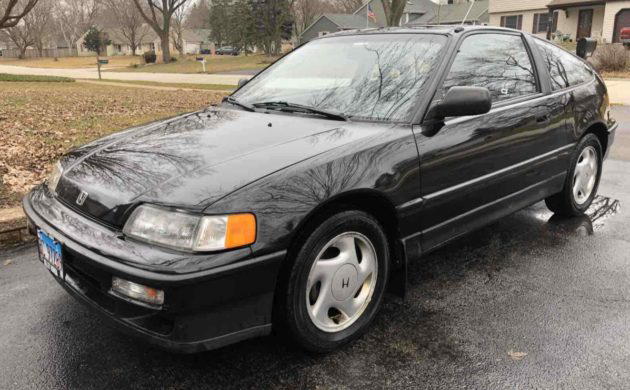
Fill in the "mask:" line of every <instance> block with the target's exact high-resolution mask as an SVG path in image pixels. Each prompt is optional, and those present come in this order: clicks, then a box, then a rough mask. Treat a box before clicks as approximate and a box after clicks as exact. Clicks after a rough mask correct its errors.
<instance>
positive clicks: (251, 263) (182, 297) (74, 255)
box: [23, 186, 286, 353]
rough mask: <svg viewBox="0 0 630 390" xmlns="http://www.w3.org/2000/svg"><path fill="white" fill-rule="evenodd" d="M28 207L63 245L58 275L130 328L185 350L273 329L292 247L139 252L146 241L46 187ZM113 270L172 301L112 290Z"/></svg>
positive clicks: (33, 220)
mask: <svg viewBox="0 0 630 390" xmlns="http://www.w3.org/2000/svg"><path fill="white" fill-rule="evenodd" d="M23 207H24V211H25V213H26V215H27V217H28V219H29V224H30V226H31V227H32V228H33V229H35V228H39V229H43V230H44V231H45V232H47V233H48V234H50V235H51V236H53V237H54V238H55V239H56V240H57V241H58V242H60V243H61V244H62V247H63V259H64V260H63V265H64V273H65V277H64V279H63V280H62V279H59V278H56V279H57V281H58V282H59V283H60V284H61V285H62V286H63V287H64V288H65V289H66V290H67V291H68V292H69V293H70V294H71V295H73V296H74V297H76V298H78V299H79V300H80V301H81V302H83V303H85V304H87V305H88V306H89V307H91V308H93V309H95V310H96V311H97V312H99V313H100V314H102V315H104V316H105V317H106V318H107V319H109V320H110V321H111V322H112V323H114V324H115V325H117V326H118V327H120V328H122V329H123V330H125V331H128V332H131V333H133V334H134V335H136V336H139V337H140V338H142V339H144V340H146V341H148V342H150V343H152V344H155V345H157V346H160V347H162V348H165V349H168V350H171V351H177V352H183V353H192V352H200V351H204V350H209V349H214V348H219V347H222V346H225V345H228V344H232V343H234V342H237V341H240V340H243V339H247V338H251V337H256V336H261V335H265V334H268V333H269V332H270V331H271V314H272V313H271V310H272V304H273V294H274V291H275V285H276V278H277V274H278V270H279V268H280V264H281V262H282V260H283V259H284V257H285V254H286V252H285V251H281V252H277V253H272V254H268V255H266V256H261V257H253V256H252V255H251V252H248V251H241V252H239V253H238V254H235V253H228V252H226V253H224V254H218V255H182V254H181V253H176V252H169V251H167V250H162V249H160V248H155V247H149V246H146V245H144V246H145V247H146V248H145V250H144V251H142V253H138V252H137V251H138V250H139V248H142V244H138V243H133V242H125V241H124V239H123V238H122V236H121V235H120V233H119V232H116V231H115V230H113V229H110V228H108V227H105V226H103V225H100V224H98V223H96V222H94V221H91V220H90V219H88V218H86V217H84V216H82V215H80V214H78V213H76V212H74V211H73V210H71V209H70V208H68V207H67V206H65V205H64V204H62V203H60V202H59V201H57V200H56V199H54V197H52V196H51V195H50V193H48V191H47V190H46V189H45V188H44V187H42V186H40V187H37V188H36V189H34V190H33V191H32V192H31V193H30V194H29V195H27V196H26V197H25V198H24V201H23ZM152 259H156V261H155V262H154V263H152ZM132 261H137V263H136V264H134V263H133V262H132ZM168 264H172V265H173V268H172V269H171V270H169V267H168ZM182 264H184V265H182ZM204 264H206V265H208V266H207V267H205V268H204V266H203V265H204ZM190 269H195V270H194V271H189V270H190ZM112 276H118V277H120V278H123V279H126V280H130V281H133V282H137V283H141V284H144V285H147V286H151V287H155V288H159V289H162V290H164V295H165V301H164V304H163V305H162V307H160V308H150V307H144V306H141V305H138V304H135V303H130V302H128V301H126V300H124V299H121V298H118V297H115V296H113V295H111V294H109V290H110V288H111V280H112Z"/></svg>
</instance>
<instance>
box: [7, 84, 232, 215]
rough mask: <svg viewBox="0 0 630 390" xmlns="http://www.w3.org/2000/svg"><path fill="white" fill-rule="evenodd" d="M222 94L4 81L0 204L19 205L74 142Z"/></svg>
mask: <svg viewBox="0 0 630 390" xmlns="http://www.w3.org/2000/svg"><path fill="white" fill-rule="evenodd" d="M221 97H222V95H219V94H216V93H211V92H200V91H177V92H173V91H162V90H148V89H139V88H124V87H118V86H101V85H92V84H83V83H18V82H11V83H8V82H0V179H1V181H0V207H5V206H8V205H16V204H17V203H18V202H19V199H20V198H21V196H22V195H23V194H24V193H25V192H27V191H28V190H29V189H30V188H32V187H33V186H34V185H36V184H37V183H39V182H41V181H42V180H43V179H44V178H45V177H46V176H47V174H48V172H49V170H50V167H51V165H52V163H53V162H54V161H55V160H57V159H58V158H59V157H60V156H61V155H63V154H64V153H66V152H68V151H69V150H70V149H72V148H73V147H76V146H79V145H82V144H85V143H87V142H89V141H91V140H94V139H97V138H100V137H102V136H104V135H107V134H110V133H112V132H116V131H119V130H122V129H125V128H127V127H130V126H134V125H137V124H141V123H144V122H148V121H151V120H155V119H159V118H165V117H169V116H173V115H177V114H180V113H184V112H190V111H195V110H198V109H201V108H203V107H206V106H208V105H210V104H212V103H217V102H218V101H219V100H220V99H221Z"/></svg>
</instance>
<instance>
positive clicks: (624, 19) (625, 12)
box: [613, 8, 630, 43]
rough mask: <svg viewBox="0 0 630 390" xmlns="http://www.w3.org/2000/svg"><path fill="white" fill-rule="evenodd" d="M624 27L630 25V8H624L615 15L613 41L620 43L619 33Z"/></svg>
mask: <svg viewBox="0 0 630 390" xmlns="http://www.w3.org/2000/svg"><path fill="white" fill-rule="evenodd" d="M624 27H630V8H625V9H622V10H621V11H619V12H618V13H617V16H615V29H614V30H613V42H614V43H619V35H620V34H621V29H622V28H624Z"/></svg>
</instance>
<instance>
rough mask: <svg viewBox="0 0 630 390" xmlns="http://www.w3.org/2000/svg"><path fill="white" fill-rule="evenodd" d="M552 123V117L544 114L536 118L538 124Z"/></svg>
mask: <svg viewBox="0 0 630 390" xmlns="http://www.w3.org/2000/svg"><path fill="white" fill-rule="evenodd" d="M549 122H551V115H549V114H544V115H539V116H537V117H536V123H549Z"/></svg>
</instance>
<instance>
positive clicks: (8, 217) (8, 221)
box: [0, 207, 34, 249]
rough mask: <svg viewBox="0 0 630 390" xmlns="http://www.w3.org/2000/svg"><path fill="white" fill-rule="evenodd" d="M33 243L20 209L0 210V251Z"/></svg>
mask: <svg viewBox="0 0 630 390" xmlns="http://www.w3.org/2000/svg"><path fill="white" fill-rule="evenodd" d="M32 241H34V237H33V236H32V235H30V233H29V232H28V229H27V227H26V216H25V215H24V212H23V211H22V208H21V207H14V208H10V209H0V249H7V248H12V247H16V246H18V245H22V244H26V243H28V242H32Z"/></svg>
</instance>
